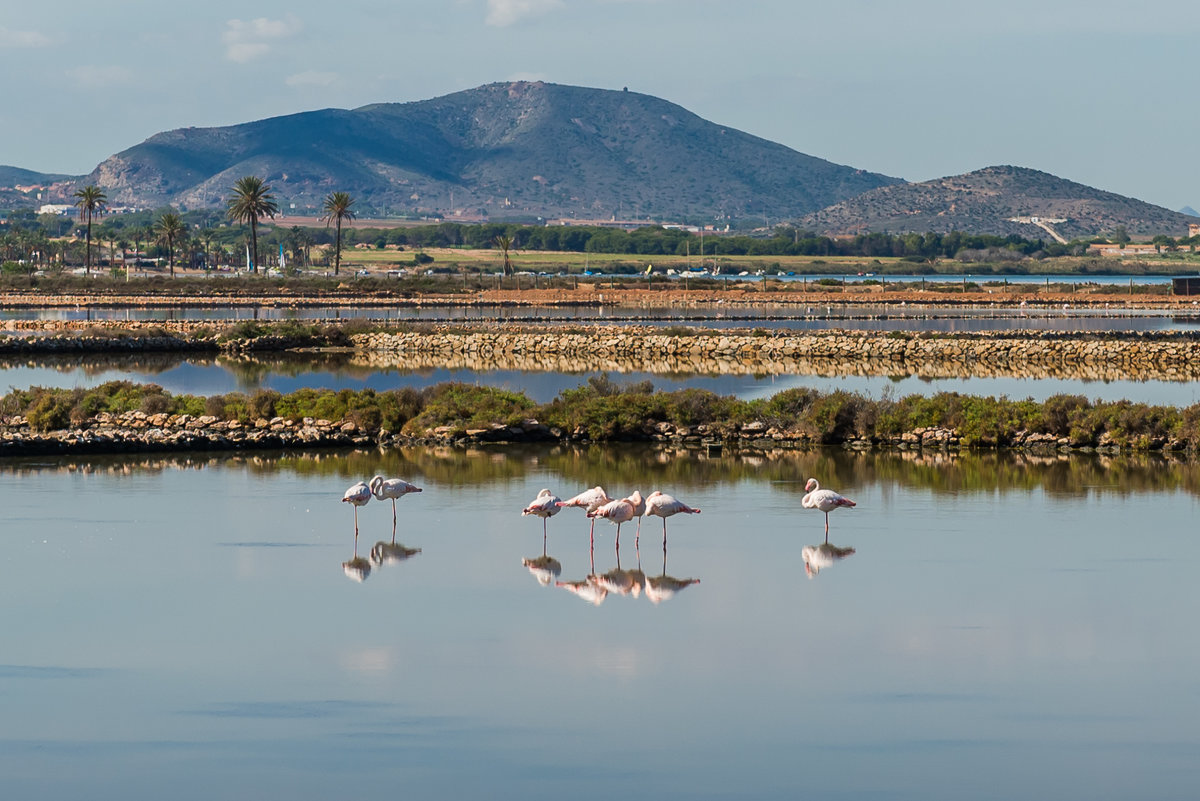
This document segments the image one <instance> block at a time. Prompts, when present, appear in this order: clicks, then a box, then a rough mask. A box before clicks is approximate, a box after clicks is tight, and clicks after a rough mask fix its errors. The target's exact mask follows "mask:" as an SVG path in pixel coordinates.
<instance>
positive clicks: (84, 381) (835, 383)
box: [0, 353, 1200, 406]
mask: <svg viewBox="0 0 1200 801" xmlns="http://www.w3.org/2000/svg"><path fill="white" fill-rule="evenodd" d="M897 369H900V368H897ZM600 375H602V372H601V371H597V370H586V369H581V370H579V371H577V372H569V373H567V372H558V371H553V370H547V371H542V372H538V371H532V370H502V369H479V370H471V369H463V368H420V369H406V368H403V367H399V366H397V367H393V368H376V367H370V366H365V365H358V364H354V363H353V360H352V359H351V358H350V357H349V356H348V355H347V354H331V353H326V354H320V353H314V354H279V355H274V356H259V357H255V358H252V359H235V358H229V357H224V356H222V357H212V356H199V357H195V356H179V355H162V354H139V355H135V356H110V355H94V356H84V357H79V356H62V357H58V356H38V357H24V358H7V359H0V394H3V393H5V392H8V391H10V390H12V389H26V388H28V387H31V386H43V387H62V388H68V389H71V388H76V387H81V388H87V387H94V386H97V385H99V384H102V383H104V382H106V381H135V382H138V383H154V384H159V385H160V386H162V387H163V388H164V389H166V390H167V391H168V392H172V393H176V394H192V395H217V394H225V393H228V392H247V393H248V392H253V391H255V390H258V389H273V390H276V391H278V392H283V393H288V392H293V391H295V390H298V389H302V388H305V387H313V388H318V389H334V390H340V389H354V390H361V389H367V388H370V389H375V390H387V389H396V388H400V387H412V388H415V389H420V388H423V387H428V386H433V385H435V384H439V383H442V382H446V381H461V382H463V383H467V384H478V385H482V386H493V387H500V388H502V389H510V390H514V391H518V392H523V393H525V394H526V395H527V396H528V397H530V398H531V399H533V400H534V401H536V402H538V403H548V402H550V401H551V400H553V399H554V398H555V397H557V396H558V394H559V393H560V392H562V391H563V390H564V389H572V388H575V387H578V386H580V385H583V384H585V383H587V381H588V379H589V378H594V377H598V376H600ZM609 376H610V377H611V378H612V380H614V381H616V382H617V383H620V384H629V383H637V382H641V381H650V382H651V383H652V384H653V385H654V387H655V388H657V389H661V390H668V391H669V390H676V389H684V388H689V387H692V388H698V389H706V390H709V391H711V392H715V393H717V394H719V395H734V396H736V397H738V398H742V399H752V398H764V397H769V396H771V395H774V394H776V393H778V392H782V391H783V390H786V389H792V388H795V387H809V388H813V389H817V390H820V391H823V392H829V391H832V390H837V389H844V390H850V391H854V392H862V393H864V394H866V395H868V396H870V397H874V398H878V397H881V396H882V395H883V394H885V393H891V394H892V395H894V396H895V397H902V396H904V395H932V394H934V393H937V392H961V393H964V394H969V395H993V396H1001V395H1007V396H1008V397H1011V398H1033V399H1035V400H1039V401H1041V400H1045V399H1046V398H1048V397H1050V396H1051V395H1056V394H1078V395H1084V396H1085V397H1087V398H1090V399H1100V400H1106V401H1114V400H1131V401H1136V402H1141V403H1156V404H1168V405H1173V406H1190V405H1192V404H1194V403H1198V402H1200V382H1197V381H1165V380H1146V381H1139V380H1133V379H1117V380H1109V381H1101V380H1082V379H1080V378H1073V377H1069V376H1062V377H1054V378H1019V377H1008V376H975V377H930V376H922V375H914V374H912V373H904V372H900V373H898V374H896V375H891V376H885V375H878V376H875V375H850V376H831V375H804V374H792V375H754V374H751V373H746V374H741V375H737V374H730V375H696V374H683V373H675V374H671V375H662V374H656V373H648V372H628V373H609Z"/></svg>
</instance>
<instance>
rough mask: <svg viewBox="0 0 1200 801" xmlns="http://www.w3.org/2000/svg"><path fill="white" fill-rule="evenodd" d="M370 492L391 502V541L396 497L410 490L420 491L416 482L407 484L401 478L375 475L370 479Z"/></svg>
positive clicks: (393, 540)
mask: <svg viewBox="0 0 1200 801" xmlns="http://www.w3.org/2000/svg"><path fill="white" fill-rule="evenodd" d="M370 487H371V494H372V495H374V496H375V497H376V498H378V499H379V500H381V501H385V500H389V499H390V500H391V502H392V542H395V541H396V499H397V498H403V497H404V496H405V495H407V494H409V493H410V492H420V491H421V488H420V487H418V486H417V485H416V484H409V483H408V482H407V481H405V480H404V479H402V478H384V477H383V476H375V478H373V479H371V484H370Z"/></svg>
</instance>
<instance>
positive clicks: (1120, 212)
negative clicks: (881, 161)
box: [799, 166, 1196, 239]
mask: <svg viewBox="0 0 1200 801" xmlns="http://www.w3.org/2000/svg"><path fill="white" fill-rule="evenodd" d="M1014 217H1021V218H1030V217H1038V218H1040V220H1041V222H1042V223H1043V224H1049V225H1050V226H1051V227H1052V229H1053V230H1054V231H1055V232H1056V233H1058V234H1059V235H1060V236H1062V237H1064V238H1066V239H1075V238H1086V237H1092V236H1098V235H1101V234H1106V233H1109V232H1111V231H1114V230H1115V229H1117V228H1118V227H1123V228H1124V229H1125V231H1126V232H1127V233H1128V234H1129V235H1130V236H1134V237H1152V236H1156V235H1158V234H1166V235H1167V236H1172V237H1178V236H1187V232H1188V223H1189V222H1196V220H1195V219H1194V218H1191V217H1188V216H1187V215H1184V214H1180V213H1179V212H1175V211H1170V210H1169V209H1164V208H1162V207H1161V206H1154V205H1151V204H1149V203H1144V202H1142V201H1140V200H1134V199H1133V198H1128V197H1124V196H1122V195H1117V194H1114V193H1112V192H1104V191H1101V190H1099V189H1093V188H1092V187H1090V186H1085V185H1083V184H1078V183H1075V182H1074V181H1068V180H1065V179H1063V178H1058V177H1056V176H1054V175H1050V174H1049V173H1045V172H1039V171H1038V170H1031V169H1027V168H1024V167H1008V166H1005V167H987V168H984V169H982V170H976V171H975V172H969V173H966V174H965V175H955V176H951V177H949V178H938V179H936V180H933V181H925V182H923V183H913V184H902V185H893V186H885V187H880V188H879V189H874V190H871V191H869V192H866V193H864V194H862V195H859V196H858V197H855V198H851V199H849V200H844V201H842V202H840V203H837V204H834V205H833V206H830V207H829V208H826V209H822V210H820V211H818V212H816V213H813V214H809V215H807V216H805V217H803V218H802V219H801V220H800V221H799V225H800V226H801V227H802V228H806V229H809V230H813V231H818V232H821V233H828V234H855V233H860V232H866V231H888V232H891V233H908V232H917V233H924V232H927V231H932V232H940V233H946V232H949V231H964V232H970V233H977V234H997V235H1000V236H1007V235H1009V234H1017V235H1019V236H1025V237H1032V236H1043V235H1044V233H1045V232H1043V231H1041V230H1039V228H1038V227H1035V225H1033V224H1032V223H1028V222H1027V223H1020V222H1011V221H1010V220H1011V219H1012V218H1014ZM1056 219H1061V220H1065V222H1061V223H1059V222H1049V221H1050V220H1056Z"/></svg>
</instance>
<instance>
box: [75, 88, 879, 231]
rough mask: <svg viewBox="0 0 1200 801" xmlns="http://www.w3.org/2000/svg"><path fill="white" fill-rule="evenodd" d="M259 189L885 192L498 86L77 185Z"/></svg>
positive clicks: (233, 142)
mask: <svg viewBox="0 0 1200 801" xmlns="http://www.w3.org/2000/svg"><path fill="white" fill-rule="evenodd" d="M250 174H254V175H258V176H261V177H263V178H264V179H265V180H266V181H267V183H268V184H270V185H271V187H272V189H273V190H274V195H275V197H276V199H277V201H279V202H280V206H281V208H284V209H287V208H289V206H290V204H292V203H295V204H296V211H297V213H312V212H314V211H316V210H319V208H320V206H321V202H322V200H323V199H324V197H325V196H326V195H327V194H328V193H329V192H331V191H346V192H349V193H350V194H351V195H353V196H354V197H355V198H356V199H357V200H358V205H359V210H360V213H363V212H366V211H368V210H374V211H375V212H377V213H378V212H382V213H400V212H430V211H441V212H449V211H451V210H452V209H453V210H461V211H462V212H463V213H465V214H480V213H487V214H490V215H493V216H497V217H503V216H506V215H508V216H518V215H520V216H542V217H547V218H553V217H561V216H571V215H575V216H577V217H580V218H604V219H608V218H611V217H617V218H631V217H638V218H641V217H648V216H653V217H657V218H664V219H665V218H679V217H683V216H685V215H690V216H708V217H711V216H712V215H721V214H723V215H726V216H729V217H744V216H748V215H758V216H767V217H771V218H776V219H779V218H782V217H797V216H800V215H802V214H807V213H809V212H812V211H816V210H817V209H820V208H823V207H825V206H828V205H830V204H832V203H836V202H838V201H841V200H845V199H847V198H851V197H854V196H855V195H858V194H861V193H862V192H865V191H868V190H870V189H874V188H876V187H879V186H884V185H888V184H894V183H897V182H898V180H899V179H896V178H889V177H887V176H884V175H877V174H874V173H869V172H864V171H862V170H857V169H854V168H851V167H845V166H840V165H837V164H833V163H831V162H828V161H824V160H822V159H819V158H815V157H813V156H807V155H805V154H803V153H799V152H797V151H795V150H791V149H790V148H787V147H784V146H783V145H779V144H775V143H773V142H769V141H767V140H765V139H760V138H758V137H756V136H751V135H749V134H746V133H743V132H741V131H738V130H735V129H733V128H729V127H727V126H722V125H716V124H714V123H711V122H708V121H706V120H704V119H701V118H700V117H698V116H696V115H695V114H693V113H691V112H689V111H687V110H686V109H684V108H681V107H680V106H677V105H675V104H673V103H669V102H667V101H665V100H660V99H658V98H656V97H651V96H649V95H644V94H638V93H636V92H629V91H609V90H602V89H586V88H580V87H574V86H563V85H556V84H549V83H542V82H540V81H539V82H525V81H519V82H516V83H497V84H489V85H487V86H481V87H478V88H476V89H470V90H467V91H463V92H457V93H455V94H451V95H446V96H444V97H439V98H435V99H432V100H423V101H419V102H413V103H384V104H377V105H369V106H363V107H362V108H358V109H353V110H342V109H325V110H322V111H311V112H305V113H301V114H293V115H289V116H284V117H273V118H270V119H265V120H259V121H257V122H249V123H245V124H241V125H233V126H229V127H224V128H184V129H179V130H174V131H168V132H165V133H160V134H157V135H155V136H152V137H150V138H149V139H147V140H146V141H145V142H143V143H141V144H139V145H136V146H134V147H131V148H129V149H128V150H124V151H122V152H120V153H118V154H116V155H115V156H112V157H110V158H109V159H107V160H105V161H104V162H103V163H101V164H100V165H99V166H98V167H97V168H96V170H95V171H94V172H92V174H91V175H89V176H87V177H86V178H85V179H84V180H85V181H87V182H95V183H97V184H99V185H100V186H101V187H103V188H104V189H105V191H106V192H107V193H108V196H109V202H110V203H120V204H123V205H136V206H159V205H163V204H167V203H173V204H180V205H183V206H185V207H188V208H195V207H207V206H218V205H222V204H223V203H224V201H225V199H226V198H227V197H228V195H229V191H230V188H231V187H232V185H233V183H234V181H235V180H237V179H238V178H240V177H241V176H243V175H250Z"/></svg>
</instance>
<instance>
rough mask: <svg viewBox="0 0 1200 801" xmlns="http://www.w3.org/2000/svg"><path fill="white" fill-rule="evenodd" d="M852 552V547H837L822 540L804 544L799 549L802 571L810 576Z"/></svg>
mask: <svg viewBox="0 0 1200 801" xmlns="http://www.w3.org/2000/svg"><path fill="white" fill-rule="evenodd" d="M853 553H854V549H853V548H839V547H838V546H836V545H830V544H829V543H828V542H824V543H822V544H820V545H806V546H805V547H804V548H803V549H802V550H801V551H800V556H801V557H802V558H803V559H804V572H805V573H807V574H808V577H809V578H812V577H813V576H815V575H817V574H818V573H820V572H821V571H822V570H823V569H825V568H827V567H830V566H831V565H833V563H834V562H840V561H841V560H843V559H845V558H846V557H847V556H850V555H852V554H853Z"/></svg>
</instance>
